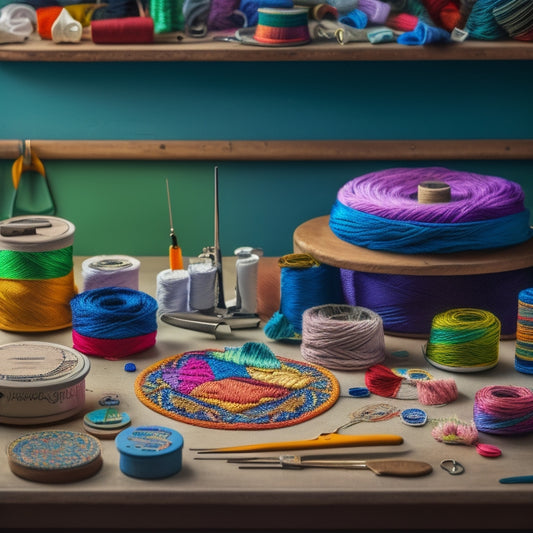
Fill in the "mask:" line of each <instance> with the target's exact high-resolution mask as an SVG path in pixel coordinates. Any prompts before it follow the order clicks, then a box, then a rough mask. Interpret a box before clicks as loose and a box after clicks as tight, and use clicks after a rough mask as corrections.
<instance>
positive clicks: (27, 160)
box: [20, 140, 31, 167]
mask: <svg viewBox="0 0 533 533" xmlns="http://www.w3.org/2000/svg"><path fill="white" fill-rule="evenodd" d="M20 155H22V156H23V160H22V161H23V163H24V166H27V167H28V166H30V165H31V142H30V141H29V140H23V141H22V147H21V150H20Z"/></svg>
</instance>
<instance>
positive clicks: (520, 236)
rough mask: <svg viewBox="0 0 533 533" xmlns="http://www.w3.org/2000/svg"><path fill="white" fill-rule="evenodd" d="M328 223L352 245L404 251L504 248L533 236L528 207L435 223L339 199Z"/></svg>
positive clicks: (437, 251) (442, 252)
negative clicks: (481, 217) (361, 207)
mask: <svg viewBox="0 0 533 533" xmlns="http://www.w3.org/2000/svg"><path fill="white" fill-rule="evenodd" d="M329 226H330V228H331V231H333V233H334V234H335V235H336V236H337V237H339V239H342V240H344V241H346V242H349V243H351V244H355V245H357V246H362V247H364V248H368V249H370V250H383V251H388V252H401V253H404V254H419V253H420V254H422V253H439V254H444V253H452V252H462V251H465V250H489V249H493V248H503V247H506V246H512V245H513V244H519V243H522V242H525V241H526V240H528V239H530V238H531V235H532V233H531V229H530V228H529V211H528V210H523V211H520V212H519V213H514V214H510V215H507V216H503V217H499V218H494V219H490V220H481V221H478V222H459V223H433V222H419V221H409V220H392V219H388V218H383V217H380V216H377V215H373V214H371V213H365V212H363V211H357V210H355V209H351V208H349V207H347V206H346V205H344V204H342V203H341V202H339V201H338V200H337V201H336V202H335V204H334V205H333V207H332V209H331V216H330V221H329Z"/></svg>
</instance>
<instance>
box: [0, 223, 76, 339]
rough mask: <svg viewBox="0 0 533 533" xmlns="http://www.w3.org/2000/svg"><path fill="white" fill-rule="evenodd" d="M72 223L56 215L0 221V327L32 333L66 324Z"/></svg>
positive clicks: (73, 290) (69, 318) (71, 284)
mask: <svg viewBox="0 0 533 533" xmlns="http://www.w3.org/2000/svg"><path fill="white" fill-rule="evenodd" d="M74 231H75V228H74V225H73V224H72V223H71V222H68V221H67V220H64V219H61V218H57V217H51V216H47V217H41V216H39V217H28V216H18V217H13V218H10V219H7V220H5V221H2V222H0V329H3V330H7V331H21V332H38V331H53V330H58V329H63V328H66V327H69V326H70V325H71V322H72V315H71V310H70V300H71V299H72V298H73V297H74V296H75V295H76V294H77V288H76V285H75V281H74V273H73V254H72V250H73V243H74Z"/></svg>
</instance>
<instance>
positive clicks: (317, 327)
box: [301, 304, 385, 370]
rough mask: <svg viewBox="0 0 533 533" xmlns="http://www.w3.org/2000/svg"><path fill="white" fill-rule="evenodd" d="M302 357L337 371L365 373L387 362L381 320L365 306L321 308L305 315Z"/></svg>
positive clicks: (308, 311)
mask: <svg viewBox="0 0 533 533" xmlns="http://www.w3.org/2000/svg"><path fill="white" fill-rule="evenodd" d="M301 353H302V357H303V358H304V359H305V360H306V361H308V362H310V363H315V364H319V365H322V366H325V367H326V368H330V369H334V370H363V369H366V368H370V367H371V366H373V365H376V364H378V363H381V362H383V360H384V359H385V334H384V331H383V320H382V319H381V317H380V316H379V315H378V314H377V313H375V312H374V311H371V310H370V309H366V308H365V307H353V306H350V305H333V304H331V305H330V304H327V305H319V306H316V307H311V308H309V309H306V310H305V311H304V314H303V316H302V344H301Z"/></svg>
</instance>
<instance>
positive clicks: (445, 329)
mask: <svg viewBox="0 0 533 533" xmlns="http://www.w3.org/2000/svg"><path fill="white" fill-rule="evenodd" d="M500 331H501V324H500V321H499V320H498V318H497V317H496V316H494V315H493V314H492V313H490V312H489V311H484V310H482V309H469V308H463V309H450V310H449V311H445V312H443V313H439V314H438V315H436V316H435V317H434V318H433V322H432V325H431V333H430V338H429V340H428V343H427V345H426V350H425V357H426V360H427V361H428V362H429V363H430V364H432V365H433V366H435V367H437V368H440V369H441V370H448V371H450V372H465V373H466V372H481V371H483V370H488V369H490V368H493V367H494V366H496V365H497V364H498V355H499V346H500Z"/></svg>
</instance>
